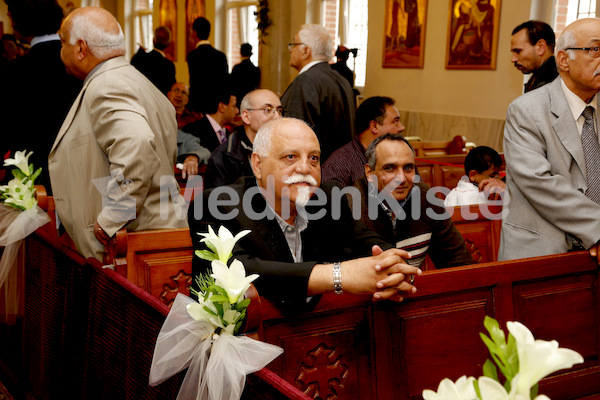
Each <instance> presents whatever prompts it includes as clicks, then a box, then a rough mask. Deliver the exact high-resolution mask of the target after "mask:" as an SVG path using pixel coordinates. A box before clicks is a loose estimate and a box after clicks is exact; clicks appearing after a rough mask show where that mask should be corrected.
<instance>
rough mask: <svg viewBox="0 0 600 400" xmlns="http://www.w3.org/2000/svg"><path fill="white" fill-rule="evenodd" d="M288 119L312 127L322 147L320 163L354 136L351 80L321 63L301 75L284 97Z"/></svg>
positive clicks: (282, 102) (283, 102)
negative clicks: (299, 121)
mask: <svg viewBox="0 0 600 400" xmlns="http://www.w3.org/2000/svg"><path fill="white" fill-rule="evenodd" d="M281 105H282V106H283V108H284V109H285V115H286V116H287V117H294V118H298V119H301V120H303V121H305V122H307V123H308V124H309V125H311V126H312V127H313V129H314V131H315V133H316V134H317V137H318V138H319V142H320V144H321V162H325V160H326V159H327V157H329V156H330V155H331V153H333V152H334V151H335V150H337V149H338V148H340V147H342V146H343V145H344V144H346V143H348V142H349V141H350V140H352V138H353V137H354V118H355V105H354V93H353V92H352V87H351V86H350V84H349V83H348V81H347V80H346V79H345V78H344V77H343V76H341V75H340V74H338V73H337V72H336V71H334V70H333V69H331V67H330V66H329V64H328V63H326V62H320V63H318V64H315V65H313V66H312V67H311V68H309V69H308V70H307V71H305V72H303V73H301V74H300V75H298V76H297V77H296V79H294V81H293V82H292V83H291V84H290V86H289V87H288V88H287V90H286V91H285V93H284V94H283V96H282V97H281Z"/></svg>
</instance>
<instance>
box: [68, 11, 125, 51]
mask: <svg viewBox="0 0 600 400" xmlns="http://www.w3.org/2000/svg"><path fill="white" fill-rule="evenodd" d="M117 25H118V26H119V33H118V34H115V33H110V32H107V31H106V30H105V29H104V28H102V27H101V26H98V25H97V24H96V23H94V21H93V20H91V18H89V16H88V15H86V14H77V15H73V16H72V17H71V26H70V29H69V44H71V45H74V44H75V43H76V42H77V41H78V40H79V39H81V40H83V41H85V42H86V43H87V46H88V47H89V48H90V52H91V53H92V54H93V55H94V57H96V58H98V59H100V60H105V59H108V58H110V57H111V56H114V54H115V53H116V54H117V55H124V54H125V37H124V35H123V29H121V25H119V24H117Z"/></svg>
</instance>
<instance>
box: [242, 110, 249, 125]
mask: <svg viewBox="0 0 600 400" xmlns="http://www.w3.org/2000/svg"><path fill="white" fill-rule="evenodd" d="M240 117H241V118H242V122H243V123H244V124H246V125H250V112H249V111H248V110H244V111H242V112H241V113H240Z"/></svg>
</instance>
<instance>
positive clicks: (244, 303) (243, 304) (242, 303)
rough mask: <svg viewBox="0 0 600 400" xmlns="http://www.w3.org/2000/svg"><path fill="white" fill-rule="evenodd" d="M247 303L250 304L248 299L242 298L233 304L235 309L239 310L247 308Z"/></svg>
mask: <svg viewBox="0 0 600 400" xmlns="http://www.w3.org/2000/svg"><path fill="white" fill-rule="evenodd" d="M249 305H250V299H244V300H242V301H240V302H238V303H237V304H236V305H235V309H236V311H240V312H241V311H242V310H243V309H246V308H248V306H249Z"/></svg>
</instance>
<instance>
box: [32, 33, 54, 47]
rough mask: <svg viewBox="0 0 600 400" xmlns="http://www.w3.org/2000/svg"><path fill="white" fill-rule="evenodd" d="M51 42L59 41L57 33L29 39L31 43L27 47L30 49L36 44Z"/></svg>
mask: <svg viewBox="0 0 600 400" xmlns="http://www.w3.org/2000/svg"><path fill="white" fill-rule="evenodd" d="M52 40H60V36H58V33H51V34H49V35H42V36H36V37H34V38H33V39H31V43H29V45H30V46H31V47H33V46H35V45H36V44H39V43H44V42H50V41H52Z"/></svg>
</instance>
